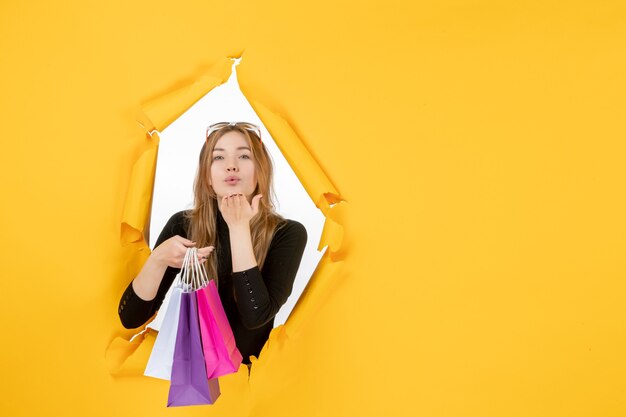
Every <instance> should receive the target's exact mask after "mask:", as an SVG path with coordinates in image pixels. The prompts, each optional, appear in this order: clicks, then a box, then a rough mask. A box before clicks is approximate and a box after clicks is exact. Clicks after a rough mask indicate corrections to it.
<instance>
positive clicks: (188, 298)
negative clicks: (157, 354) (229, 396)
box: [167, 292, 220, 407]
mask: <svg viewBox="0 0 626 417" xmlns="http://www.w3.org/2000/svg"><path fill="white" fill-rule="evenodd" d="M219 395H220V389H219V383H218V380H217V379H216V378H213V379H209V378H207V374H206V367H205V364H204V356H203V352H202V342H201V339H200V327H199V324H198V312H197V306H196V297H195V295H194V294H193V293H188V292H183V293H182V294H181V300H180V317H179V319H178V333H177V335H176V348H175V350H174V361H173V365H172V377H171V382H170V390H169V395H168V401H167V406H168V407H173V406H183V405H200V404H213V403H214V402H215V401H216V400H217V398H218V397H219Z"/></svg>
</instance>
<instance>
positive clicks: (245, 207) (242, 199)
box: [219, 194, 263, 228]
mask: <svg viewBox="0 0 626 417" xmlns="http://www.w3.org/2000/svg"><path fill="white" fill-rule="evenodd" d="M262 197H263V196H262V195H261V194H257V195H255V196H254V197H253V198H252V204H249V203H248V199H246V196H244V195H243V194H231V195H227V196H224V197H222V201H220V204H219V208H220V212H221V213H222V217H224V220H225V221H226V224H227V225H228V227H229V228H231V227H237V226H240V225H249V224H250V220H251V219H252V218H253V217H254V216H255V215H256V214H257V213H258V212H259V200H261V198H262Z"/></svg>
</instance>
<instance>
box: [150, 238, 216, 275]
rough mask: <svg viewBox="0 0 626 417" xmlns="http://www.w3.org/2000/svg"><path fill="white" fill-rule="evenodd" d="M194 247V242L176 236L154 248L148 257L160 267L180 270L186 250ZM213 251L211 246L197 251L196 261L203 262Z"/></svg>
mask: <svg viewBox="0 0 626 417" xmlns="http://www.w3.org/2000/svg"><path fill="white" fill-rule="evenodd" d="M194 246H196V242H192V241H191V240H189V239H185V238H184V237H182V236H179V235H176V236H172V237H171V238H169V239H167V240H166V241H164V242H163V243H161V244H160V245H159V246H157V247H156V248H154V250H153V251H152V254H151V255H150V257H151V258H152V259H153V260H154V262H156V263H157V264H159V265H161V266H162V267H166V266H170V267H172V268H178V269H180V268H182V266H183V259H184V258H185V253H186V252H187V248H190V247H194ZM213 249H215V248H214V247H213V246H207V247H204V248H200V249H198V252H197V253H198V260H199V261H200V262H203V261H204V260H205V259H206V258H208V257H209V255H210V254H211V252H213Z"/></svg>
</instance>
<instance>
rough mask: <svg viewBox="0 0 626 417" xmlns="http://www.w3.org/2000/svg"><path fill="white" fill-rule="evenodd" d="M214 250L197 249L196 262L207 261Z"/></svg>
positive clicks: (206, 248)
mask: <svg viewBox="0 0 626 417" xmlns="http://www.w3.org/2000/svg"><path fill="white" fill-rule="evenodd" d="M214 249H215V247H214V246H207V247H205V248H200V249H198V252H197V253H198V260H200V261H204V260H205V259H207V258H208V257H209V255H210V254H211V253H212V252H213V250H214Z"/></svg>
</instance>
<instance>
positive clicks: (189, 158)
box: [148, 59, 325, 330]
mask: <svg viewBox="0 0 626 417" xmlns="http://www.w3.org/2000/svg"><path fill="white" fill-rule="evenodd" d="M239 61H240V59H237V60H235V63H234V64H233V68H232V74H231V76H230V78H229V79H228V81H227V82H226V83H224V84H222V85H220V86H218V87H216V88H214V89H213V90H211V91H210V92H209V93H208V94H207V95H205V96H204V97H203V98H201V99H200V100H199V101H198V102H196V103H195V104H194V105H193V106H192V107H191V108H190V109H189V110H188V111H186V112H185V113H184V114H182V115H181V116H180V117H179V118H178V119H176V120H175V121H174V122H173V123H171V124H170V125H169V126H168V127H167V128H165V129H164V130H163V131H162V132H160V135H159V136H160V143H159V150H158V157H157V167H156V176H155V185H154V191H153V200H152V216H151V220H150V242H149V243H150V248H154V244H155V242H156V239H157V238H158V236H159V233H160V232H161V230H162V228H163V226H164V225H165V223H166V222H167V220H168V219H169V218H170V216H171V215H172V214H174V213H176V212H178V211H180V210H186V209H190V208H192V207H193V181H194V178H195V175H196V170H197V167H198V156H199V154H200V149H201V147H202V145H203V144H204V140H205V137H204V135H205V130H206V127H207V126H209V125H210V124H213V123H215V122H220V121H247V122H251V123H254V124H256V125H258V126H260V127H261V137H262V138H263V143H264V144H265V146H266V147H267V150H268V151H269V153H270V156H271V158H272V162H273V164H274V191H275V195H276V202H277V207H276V209H277V211H278V212H279V213H280V214H281V215H282V216H284V217H286V218H290V219H294V220H297V221H299V222H300V223H302V224H303V225H304V226H305V227H306V229H307V234H308V241H307V246H306V248H305V251H304V255H303V258H302V262H301V264H300V269H299V271H298V274H297V276H296V279H295V282H294V287H293V291H292V293H291V296H290V297H289V299H288V300H287V302H286V304H285V305H284V306H283V307H282V308H281V309H280V311H279V313H278V314H277V315H276V318H275V320H274V325H275V326H278V325H280V324H283V323H285V321H286V320H287V317H288V316H289V313H290V312H291V311H292V309H293V307H294V305H295V304H296V301H297V300H298V298H299V297H300V295H301V293H302V291H303V290H304V288H305V286H306V285H307V282H308V280H309V278H310V277H311V275H312V274H313V271H314V270H315V268H316V267H317V265H318V263H319V261H320V259H321V257H322V255H323V252H318V251H317V246H318V242H319V241H320V237H321V235H322V230H323V226H324V221H325V217H324V215H323V213H322V212H321V211H320V210H319V209H318V208H317V207H316V206H315V204H314V202H313V201H312V200H311V198H310V197H309V195H308V194H307V192H306V190H305V188H304V186H303V185H302V183H301V182H300V181H299V180H298V178H297V176H296V174H295V173H294V171H293V170H292V169H291V167H290V166H289V164H288V163H287V160H286V159H285V158H284V156H283V155H282V153H281V152H280V150H279V148H278V147H277V146H276V143H275V142H274V140H273V138H272V137H271V136H270V134H269V132H268V131H267V129H266V128H265V127H264V126H263V124H262V122H261V120H260V119H259V117H258V116H257V114H256V113H255V111H254V110H253V109H252V107H251V106H250V104H249V103H248V101H247V99H246V98H245V96H244V95H243V93H242V92H241V90H240V88H239V84H238V82H237V73H236V65H237V64H238V63H239ZM168 302H169V292H168V294H167V295H166V297H165V300H164V304H163V305H162V306H161V308H160V309H159V314H157V316H156V318H155V319H154V320H153V321H152V322H151V323H149V324H148V327H151V328H154V329H155V330H158V329H159V327H160V324H161V321H162V316H163V314H165V313H164V312H165V311H166V310H167V308H166V307H167V303H168Z"/></svg>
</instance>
